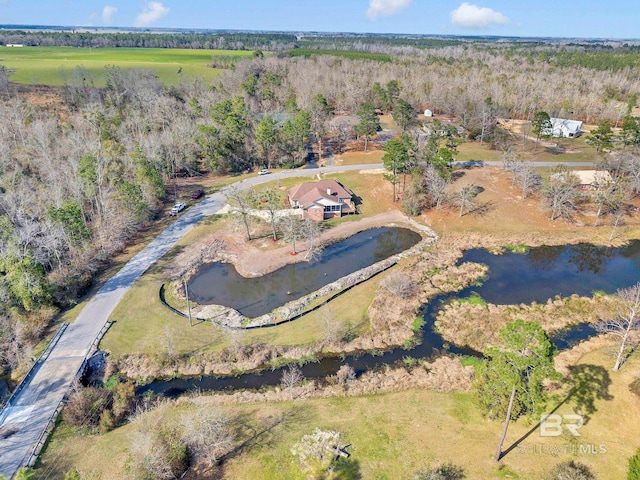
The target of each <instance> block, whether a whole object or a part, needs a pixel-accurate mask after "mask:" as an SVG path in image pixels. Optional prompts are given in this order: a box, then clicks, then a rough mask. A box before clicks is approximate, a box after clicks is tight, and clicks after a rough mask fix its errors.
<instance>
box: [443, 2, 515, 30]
mask: <svg viewBox="0 0 640 480" xmlns="http://www.w3.org/2000/svg"><path fill="white" fill-rule="evenodd" d="M509 22H511V20H509V19H508V18H507V17H505V16H504V15H503V14H502V13H500V12H496V11H495V10H492V9H491V8H487V7H478V6H477V5H471V4H469V3H467V2H464V3H463V4H462V5H460V6H459V7H458V8H457V9H456V10H454V11H452V12H451V23H453V24H454V25H458V26H459V27H464V28H487V27H491V26H493V25H505V24H507V23H509Z"/></svg>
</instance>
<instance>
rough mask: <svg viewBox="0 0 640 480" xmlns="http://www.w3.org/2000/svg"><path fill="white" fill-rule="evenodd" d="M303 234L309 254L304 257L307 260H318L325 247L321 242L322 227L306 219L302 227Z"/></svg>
mask: <svg viewBox="0 0 640 480" xmlns="http://www.w3.org/2000/svg"><path fill="white" fill-rule="evenodd" d="M302 232H303V235H304V238H305V240H306V241H307V253H306V254H305V256H304V258H305V260H311V261H312V260H317V259H318V257H320V255H321V254H322V250H323V246H322V244H321V243H320V242H319V240H320V226H319V225H318V222H314V221H313V220H311V219H309V218H307V219H305V220H304V223H303V225H302Z"/></svg>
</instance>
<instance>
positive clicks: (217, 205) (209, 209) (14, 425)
mask: <svg viewBox="0 0 640 480" xmlns="http://www.w3.org/2000/svg"><path fill="white" fill-rule="evenodd" d="M381 167H382V165H381V164H372V165H347V166H339V167H324V168H322V169H305V170H293V171H286V172H279V173H272V174H269V175H263V176H258V177H251V178H247V179H245V180H241V181H239V182H237V183H236V184H234V185H238V186H240V187H241V188H249V187H252V186H254V185H258V184H260V183H266V182H271V181H273V180H278V179H283V178H291V177H302V176H314V175H317V174H318V173H319V172H320V171H321V172H322V173H334V172H344V171H352V170H368V169H375V168H381ZM229 188H230V187H225V188H223V189H222V190H220V191H219V192H216V193H214V194H212V195H210V196H208V197H207V198H205V199H204V200H202V201H201V202H200V203H198V204H197V205H195V206H193V207H191V208H188V209H187V210H185V212H184V213H183V214H181V216H180V217H178V219H177V220H176V221H175V222H174V223H173V224H172V225H171V226H169V227H168V228H167V229H166V230H164V231H163V232H162V233H161V234H160V235H158V236H157V237H156V238H155V239H154V240H153V241H152V242H151V243H150V244H149V245H148V246H147V247H146V248H145V249H144V250H142V251H141V252H140V253H138V254H137V255H136V256H135V257H133V258H132V259H131V260H129V262H127V264H126V265H125V266H124V267H122V269H121V270H120V271H119V272H118V273H117V274H116V275H114V276H113V277H112V278H110V279H109V280H108V281H107V282H106V283H105V284H104V285H103V286H102V288H100V290H98V292H97V293H96V294H95V296H94V297H93V298H91V300H90V301H89V303H87V305H86V306H85V307H84V309H83V310H82V311H81V312H80V314H79V315H78V318H77V319H76V321H75V322H74V323H73V324H71V325H69V327H68V328H67V329H66V330H65V331H64V333H63V334H62V336H61V337H60V339H59V341H58V342H57V343H56V345H55V346H54V347H53V349H52V350H51V353H50V354H49V355H48V357H47V358H45V359H44V361H43V362H42V363H41V364H40V365H39V366H37V367H36V368H35V369H34V372H33V374H32V375H30V376H29V379H27V381H26V382H25V384H24V386H23V388H22V390H21V391H20V392H19V394H18V395H16V396H15V397H14V399H13V400H12V401H11V406H7V407H6V408H4V409H3V410H2V411H1V412H0V474H4V475H7V476H9V477H11V476H12V475H13V474H14V473H15V472H16V470H17V469H18V468H19V467H20V466H22V464H23V462H25V461H26V460H27V458H26V457H27V456H28V455H30V454H31V451H32V447H33V445H34V443H35V442H36V441H37V440H38V437H39V436H40V435H41V433H42V432H43V431H44V429H45V428H46V427H47V423H48V421H49V418H50V417H51V415H52V414H53V413H54V412H55V410H56V408H57V406H58V404H59V403H60V401H61V400H62V398H63V397H64V395H65V393H66V392H67V391H68V390H69V387H70V385H71V382H73V380H74V378H75V376H76V374H77V373H78V371H79V369H80V368H81V366H82V363H83V361H84V358H85V356H86V355H87V354H88V353H89V352H90V351H91V348H92V345H93V342H94V340H95V339H96V337H97V336H98V334H99V333H100V330H101V329H102V328H103V327H104V326H105V324H106V322H107V320H108V318H109V315H110V314H111V312H112V311H113V309H114V308H115V306H116V305H117V304H118V302H119V301H120V300H121V299H122V297H123V295H124V294H125V293H126V292H127V290H128V289H129V288H130V287H131V286H132V285H133V283H134V282H135V281H136V280H137V279H138V277H140V275H142V274H143V273H144V272H145V271H146V270H147V269H148V268H149V266H151V265H152V264H153V263H154V262H155V261H156V260H158V259H159V258H161V257H162V256H163V255H164V254H165V253H167V251H168V250H169V249H170V248H171V247H172V246H173V245H174V244H175V243H176V242H177V241H178V240H179V239H180V238H182V236H183V235H185V234H186V233H187V232H188V231H189V230H191V229H192V228H193V227H194V226H195V225H196V224H198V222H200V221H201V220H202V219H203V218H205V217H206V216H208V215H211V214H214V213H216V212H217V211H219V210H220V209H221V208H222V207H224V205H225V204H226V198H225V194H226V192H227V191H228V189H229Z"/></svg>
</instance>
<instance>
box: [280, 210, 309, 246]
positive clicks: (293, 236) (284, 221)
mask: <svg viewBox="0 0 640 480" xmlns="http://www.w3.org/2000/svg"><path fill="white" fill-rule="evenodd" d="M279 224H280V227H281V228H282V233H283V234H284V239H285V241H287V242H291V246H292V249H293V250H292V252H291V253H292V254H294V255H295V254H297V253H298V251H297V250H296V242H297V241H298V240H300V238H302V237H303V235H304V228H303V227H304V222H303V221H302V220H300V218H299V217H297V216H295V215H286V216H284V217H282V218H281V219H280V221H279Z"/></svg>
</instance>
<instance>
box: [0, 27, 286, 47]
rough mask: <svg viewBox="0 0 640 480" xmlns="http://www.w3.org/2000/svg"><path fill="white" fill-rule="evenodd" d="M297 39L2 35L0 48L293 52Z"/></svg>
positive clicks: (41, 33) (281, 35) (11, 32)
mask: <svg viewBox="0 0 640 480" xmlns="http://www.w3.org/2000/svg"><path fill="white" fill-rule="evenodd" d="M295 41H296V36H295V35H291V34H287V33H264V34H259V33H250V34H249V33H228V32H227V33H222V32H221V33H215V34H213V33H140V32H138V33H131V32H113V33H112V32H109V33H93V32H91V33H90V32H69V31H62V32H61V31H22V30H2V31H0V45H6V44H16V43H18V44H23V45H28V46H40V47H85V48H87V47H92V48H108V47H110V48H114V47H127V48H195V49H202V48H205V49H219V50H254V49H256V48H263V49H273V50H275V49H277V48H279V49H284V48H293V46H294V45H295Z"/></svg>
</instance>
